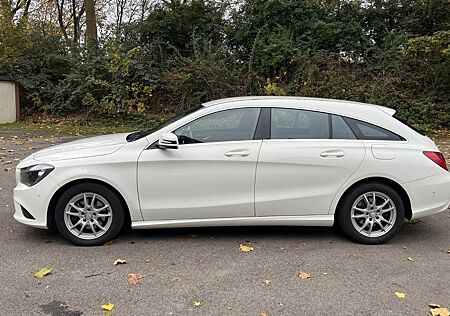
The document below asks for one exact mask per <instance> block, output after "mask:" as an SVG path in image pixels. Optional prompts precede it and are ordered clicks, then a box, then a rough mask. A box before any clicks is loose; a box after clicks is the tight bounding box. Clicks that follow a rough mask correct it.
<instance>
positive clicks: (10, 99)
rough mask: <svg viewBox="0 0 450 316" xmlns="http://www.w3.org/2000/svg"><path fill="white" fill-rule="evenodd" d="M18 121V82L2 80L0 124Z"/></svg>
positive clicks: (0, 84)
mask: <svg viewBox="0 0 450 316" xmlns="http://www.w3.org/2000/svg"><path fill="white" fill-rule="evenodd" d="M15 121H16V84H15V83H13V82H8V81H0V124H4V123H12V122H15Z"/></svg>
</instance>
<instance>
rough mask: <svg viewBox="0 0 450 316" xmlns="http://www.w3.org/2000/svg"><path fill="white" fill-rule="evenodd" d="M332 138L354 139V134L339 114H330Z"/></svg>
mask: <svg viewBox="0 0 450 316" xmlns="http://www.w3.org/2000/svg"><path fill="white" fill-rule="evenodd" d="M331 124H332V130H333V131H332V134H333V139H356V136H355V134H354V133H353V132H352V130H351V129H350V127H348V125H347V123H346V122H345V121H344V119H343V118H342V117H341V116H338V115H331Z"/></svg>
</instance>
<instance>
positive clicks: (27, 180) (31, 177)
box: [20, 163, 55, 187]
mask: <svg viewBox="0 0 450 316" xmlns="http://www.w3.org/2000/svg"><path fill="white" fill-rule="evenodd" d="M53 169H55V167H53V166H52V165H48V164H45V163H41V164H38V165H34V166H29V167H26V168H22V169H20V182H22V183H23V184H25V185H27V186H29V187H31V186H33V185H35V184H36V183H38V182H39V181H41V180H42V179H44V178H45V177H46V176H47V175H48V174H49V173H50V172H52V171H53Z"/></svg>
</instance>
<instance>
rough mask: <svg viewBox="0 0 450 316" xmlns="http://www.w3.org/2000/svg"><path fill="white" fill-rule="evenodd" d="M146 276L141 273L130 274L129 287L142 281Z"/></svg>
mask: <svg viewBox="0 0 450 316" xmlns="http://www.w3.org/2000/svg"><path fill="white" fill-rule="evenodd" d="M144 277H145V276H144V275H142V274H139V273H129V274H128V284H129V285H135V284H137V283H138V282H139V281H140V280H142V279H143V278H144Z"/></svg>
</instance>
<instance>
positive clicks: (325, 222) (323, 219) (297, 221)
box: [131, 215, 334, 229]
mask: <svg viewBox="0 0 450 316" xmlns="http://www.w3.org/2000/svg"><path fill="white" fill-rule="evenodd" d="M333 222H334V215H310V216H264V217H234V218H205V219H181V220H178V219H170V220H158V221H138V222H132V223H131V227H132V228H133V229H146V228H170V227H209V226H333Z"/></svg>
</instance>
